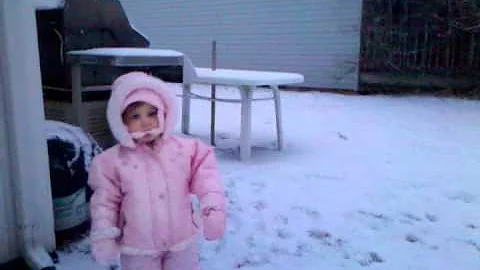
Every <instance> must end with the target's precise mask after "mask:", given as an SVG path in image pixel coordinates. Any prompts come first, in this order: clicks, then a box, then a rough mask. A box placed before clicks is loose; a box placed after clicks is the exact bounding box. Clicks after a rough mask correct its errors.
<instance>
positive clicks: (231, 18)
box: [121, 0, 362, 90]
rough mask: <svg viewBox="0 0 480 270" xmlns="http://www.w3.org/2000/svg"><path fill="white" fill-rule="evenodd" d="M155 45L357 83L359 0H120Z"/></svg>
mask: <svg viewBox="0 0 480 270" xmlns="http://www.w3.org/2000/svg"><path fill="white" fill-rule="evenodd" d="M121 2H122V4H123V6H124V8H125V10H126V11H127V14H128V16H129V19H130V21H131V22H132V24H133V25H134V26H135V27H136V28H137V29H138V30H139V31H140V32H142V33H143V34H145V35H146V36H147V37H148V38H149V39H150V41H151V43H152V47H154V48H170V49H175V50H179V51H182V52H184V53H186V54H188V55H189V56H190V57H191V58H192V60H193V61H194V64H195V65H197V66H205V67H208V66H210V65H211V63H210V61H211V60H210V59H211V42H212V40H216V41H217V50H218V67H220V68H221V67H224V68H239V69H240V68H247V69H263V70H277V71H291V72H299V73H302V74H304V75H305V83H304V84H303V85H302V86H305V87H315V88H333V89H353V90H355V89H356V88H357V78H358V72H357V68H358V65H357V63H358V55H359V44H360V24H361V10H362V1H361V0H296V1H292V0H236V1H234V0H209V1H198V0H176V1H165V0H122V1H121Z"/></svg>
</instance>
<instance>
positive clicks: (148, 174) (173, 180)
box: [88, 72, 225, 264]
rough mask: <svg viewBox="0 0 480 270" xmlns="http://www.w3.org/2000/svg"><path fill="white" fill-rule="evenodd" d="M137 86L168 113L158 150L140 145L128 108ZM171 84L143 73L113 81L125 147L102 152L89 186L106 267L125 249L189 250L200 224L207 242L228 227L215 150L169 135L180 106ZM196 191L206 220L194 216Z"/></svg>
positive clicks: (96, 248) (94, 232)
mask: <svg viewBox="0 0 480 270" xmlns="http://www.w3.org/2000/svg"><path fill="white" fill-rule="evenodd" d="M136 89H149V90H152V91H154V93H156V94H157V95H158V100H144V101H146V102H148V103H150V104H152V105H154V106H155V105H156V104H159V102H160V103H162V104H161V106H164V107H165V114H164V113H162V112H160V111H159V117H164V119H165V129H166V130H165V132H164V135H162V137H160V138H158V139H157V140H156V141H155V143H154V146H153V148H150V147H147V146H144V145H140V144H139V145H136V144H135V143H134V141H133V140H132V138H131V137H130V135H129V133H128V132H127V129H126V127H125V125H124V124H123V122H122V117H121V113H122V110H123V105H122V104H123V102H124V100H125V99H126V97H127V96H129V95H132V94H135V92H134V93H132V91H134V90H136ZM169 91H170V90H169V88H168V86H167V85H166V84H165V83H163V82H162V81H161V80H159V79H157V78H154V77H151V76H148V75H146V74H144V73H140V72H133V73H129V74H126V75H123V76H121V77H119V78H118V79H117V80H116V81H115V82H114V84H113V85H112V95H111V98H110V100H109V103H108V107H107V118H108V122H109V125H110V129H111V130H112V133H113V135H114V136H115V138H116V139H117V140H118V142H119V143H118V144H117V145H115V146H113V147H112V148H109V149H107V150H106V151H104V152H103V153H101V154H100V155H98V156H96V157H95V159H94V160H93V163H92V166H91V168H90V174H89V180H88V184H89V185H90V187H91V188H92V190H93V191H94V193H93V195H92V197H91V201H90V211H91V218H92V225H91V234H90V238H91V241H92V243H91V244H92V253H93V256H94V258H95V259H96V260H97V261H98V262H100V263H103V264H108V263H110V262H111V261H113V260H115V258H116V256H117V255H118V252H122V253H124V254H130V255H158V254H160V253H161V252H164V251H176V250H182V249H185V248H187V247H188V246H189V244H191V243H192V241H195V240H196V234H197V229H198V228H199V225H200V224H199V221H203V233H204V237H205V238H206V239H207V240H216V239H220V238H221V237H222V236H223V234H224V229H225V196H224V190H223V187H222V184H221V181H220V177H219V171H218V169H217V162H216V159H215V155H214V152H213V150H212V148H211V147H210V146H207V145H206V144H204V143H202V142H200V141H198V140H195V139H188V138H180V137H177V136H174V135H172V134H170V131H171V130H172V129H173V127H174V119H175V118H176V108H175V106H174V98H173V96H172V93H170V92H169ZM191 195H196V196H198V199H199V202H200V213H206V212H207V211H206V210H209V214H208V215H206V214H203V215H201V216H200V217H201V218H202V219H201V220H197V219H196V218H195V216H196V215H195V214H194V211H193V209H192V200H191Z"/></svg>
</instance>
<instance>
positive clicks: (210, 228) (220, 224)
mask: <svg viewBox="0 0 480 270" xmlns="http://www.w3.org/2000/svg"><path fill="white" fill-rule="evenodd" d="M202 218H203V235H204V237H205V239H206V240H208V241H214V240H219V239H221V238H222V237H223V234H224V232H225V212H223V211H221V210H216V209H214V208H206V209H203V210H202Z"/></svg>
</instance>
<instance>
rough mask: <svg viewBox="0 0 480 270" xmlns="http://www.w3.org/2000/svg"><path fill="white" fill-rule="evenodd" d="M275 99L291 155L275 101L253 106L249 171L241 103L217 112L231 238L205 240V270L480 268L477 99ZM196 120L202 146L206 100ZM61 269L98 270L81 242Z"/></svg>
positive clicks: (296, 95)
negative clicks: (241, 150) (278, 126)
mask: <svg viewBox="0 0 480 270" xmlns="http://www.w3.org/2000/svg"><path fill="white" fill-rule="evenodd" d="M206 90H208V88H203V91H206ZM217 92H221V93H224V94H226V95H228V96H233V95H236V96H237V95H238V93H237V92H235V91H234V90H233V89H223V90H217ZM282 101H283V104H282V106H283V116H284V127H285V139H286V149H285V150H284V151H282V152H279V151H276V150H275V149H274V143H275V129H274V127H275V121H274V119H275V118H274V114H273V106H272V104H271V102H257V103H254V107H253V118H254V119H253V128H252V139H253V142H254V145H255V147H254V150H253V156H252V159H251V160H250V161H249V162H244V163H242V162H240V161H238V160H237V156H238V148H237V147H238V140H239V135H240V134H239V123H240V117H239V115H240V107H239V105H238V104H225V103H219V104H218V106H217V131H218V132H217V144H218V145H217V153H218V159H219V162H220V167H221V171H222V174H223V176H224V183H225V186H226V190H227V192H228V197H229V202H230V205H229V218H228V232H227V234H226V236H225V239H224V241H222V242H220V243H204V242H202V243H201V259H202V262H201V263H202V266H203V269H208V270H223V269H237V268H241V269H259V270H267V269H268V270H270V269H279V270H282V269H305V270H314V269H315V270H317V269H329V270H335V269H389V270H406V269H415V270H417V269H418V270H420V269H421V270H441V269H445V270H454V269H459V270H477V269H480V210H479V209H480V125H479V124H478V123H479V121H480V102H475V101H465V100H454V99H441V98H431V97H386V96H344V95H336V94H327V93H312V92H284V93H283V95H282ZM191 112H192V115H193V116H192V127H191V130H192V133H193V134H194V135H195V136H198V137H200V138H202V139H204V140H205V141H206V142H208V140H209V139H208V138H209V137H208V134H209V125H210V124H209V103H207V102H205V101H200V100H193V101H192V111H191ZM58 269H61V270H77V269H78V270H80V269H82V270H83V269H90V270H96V269H102V268H101V267H99V266H98V265H96V264H95V263H94V262H93V261H92V260H91V258H90V255H89V246H88V243H87V241H86V240H83V241H80V242H78V243H75V244H73V245H71V246H69V247H68V248H67V249H65V250H64V251H62V252H60V263H59V265H58Z"/></svg>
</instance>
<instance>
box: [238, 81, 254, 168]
mask: <svg viewBox="0 0 480 270" xmlns="http://www.w3.org/2000/svg"><path fill="white" fill-rule="evenodd" d="M240 95H241V97H242V109H241V111H242V112H241V114H242V115H241V131H240V160H242V161H245V160H247V159H249V158H250V156H251V151H252V150H251V142H250V138H251V131H252V95H253V91H252V88H251V87H242V88H241V89H240Z"/></svg>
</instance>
